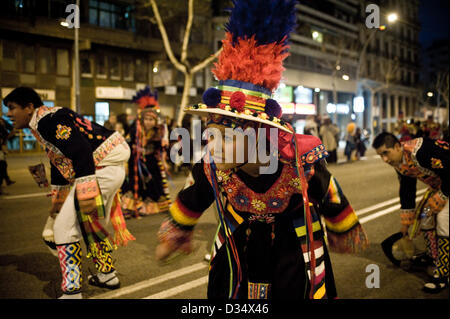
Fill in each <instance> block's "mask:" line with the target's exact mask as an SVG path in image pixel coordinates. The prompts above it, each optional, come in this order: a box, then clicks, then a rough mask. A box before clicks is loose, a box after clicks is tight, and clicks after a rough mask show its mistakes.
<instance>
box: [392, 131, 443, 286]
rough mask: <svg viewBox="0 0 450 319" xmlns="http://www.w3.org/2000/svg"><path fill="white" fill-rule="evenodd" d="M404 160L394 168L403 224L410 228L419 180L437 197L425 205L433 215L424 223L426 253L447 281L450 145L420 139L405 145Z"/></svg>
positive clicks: (433, 196) (404, 143) (433, 197)
mask: <svg viewBox="0 0 450 319" xmlns="http://www.w3.org/2000/svg"><path fill="white" fill-rule="evenodd" d="M401 144H402V151H403V160H402V163H401V165H400V166H398V167H395V169H396V171H397V173H398V175H399V180H400V203H401V209H402V211H401V222H402V224H404V225H411V224H412V223H413V221H414V209H415V206H416V184H417V179H419V180H421V181H422V182H424V183H425V184H426V185H427V186H428V187H429V188H430V189H431V190H432V191H433V192H434V194H433V195H432V196H431V198H430V199H429V200H428V201H427V203H426V204H425V211H430V212H431V213H432V214H431V215H430V217H429V218H427V219H425V220H423V221H422V226H421V229H422V231H423V232H424V236H425V241H426V244H427V252H428V254H429V255H430V257H432V258H433V259H434V263H435V265H436V272H437V274H438V275H439V277H441V278H442V277H444V278H445V277H447V278H448V253H449V251H448V248H449V239H448V233H449V224H448V218H449V216H448V213H449V204H448V196H449V185H448V183H449V181H448V174H449V171H448V169H449V145H448V143H447V142H444V141H440V140H432V139H428V138H417V139H413V140H409V141H406V142H402V143H401Z"/></svg>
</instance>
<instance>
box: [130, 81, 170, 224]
mask: <svg viewBox="0 0 450 319" xmlns="http://www.w3.org/2000/svg"><path fill="white" fill-rule="evenodd" d="M133 102H134V103H136V104H137V106H138V115H137V119H136V121H135V122H134V123H133V124H132V126H131V128H130V131H129V135H128V138H127V141H128V143H129V145H130V148H131V150H132V152H131V156H130V159H129V161H128V176H127V179H126V181H125V183H124V185H123V187H122V193H123V196H122V203H123V205H122V208H123V210H124V213H125V216H126V217H131V216H134V217H139V216H146V215H150V214H156V213H159V212H164V211H167V210H168V209H169V206H170V204H171V201H170V189H169V184H168V180H167V178H168V173H167V163H166V156H167V155H166V154H167V147H168V145H169V143H168V138H167V134H168V132H167V125H165V123H164V121H163V120H162V118H161V117H160V116H159V114H160V109H159V106H158V94H157V91H156V90H155V91H153V92H152V90H151V89H150V87H148V86H147V87H146V88H145V89H143V90H140V91H138V92H137V94H136V96H134V97H133Z"/></svg>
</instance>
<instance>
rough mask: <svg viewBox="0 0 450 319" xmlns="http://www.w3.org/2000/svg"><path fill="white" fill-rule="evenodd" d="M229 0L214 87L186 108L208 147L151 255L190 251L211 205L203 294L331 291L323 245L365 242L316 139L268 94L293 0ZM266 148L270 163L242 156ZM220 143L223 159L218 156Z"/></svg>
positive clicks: (356, 246)
mask: <svg viewBox="0 0 450 319" xmlns="http://www.w3.org/2000/svg"><path fill="white" fill-rule="evenodd" d="M233 3H234V8H233V9H232V11H231V16H230V20H229V22H228V23H227V24H226V31H227V32H226V38H225V40H223V42H222V43H223V51H222V53H221V54H220V56H219V59H218V63H217V64H216V65H215V69H214V70H213V73H214V75H215V76H216V78H217V79H218V80H219V85H218V87H217V88H209V89H208V90H206V91H205V93H204V94H203V102H204V103H201V104H198V105H194V106H192V107H188V108H187V109H186V111H187V112H188V113H191V114H196V115H199V116H203V117H207V119H208V126H207V128H208V131H210V132H211V133H213V131H215V133H214V134H213V136H211V137H210V139H209V143H208V149H209V152H208V154H207V155H206V156H205V157H204V158H203V160H202V161H201V162H199V163H196V164H195V165H194V167H193V171H192V174H193V178H194V181H195V182H194V184H193V185H192V186H190V187H188V188H186V189H184V190H182V191H181V192H179V193H178V196H177V198H176V200H175V202H174V203H173V204H172V206H171V207H170V210H169V212H170V214H169V217H168V219H167V220H165V221H164V222H163V223H162V225H161V227H160V231H159V233H158V237H159V240H160V245H158V247H157V249H156V256H157V258H159V259H164V258H167V257H168V256H169V255H170V254H171V253H173V252H174V251H176V250H182V251H185V252H190V251H191V250H192V238H193V231H194V227H195V225H196V224H197V221H198V219H199V218H200V216H201V215H202V213H203V212H204V211H205V210H206V209H207V208H208V207H209V206H210V205H211V204H212V203H213V202H215V204H216V206H217V209H218V212H219V216H218V217H219V221H220V225H219V227H218V230H217V235H216V238H215V240H214V247H213V249H212V254H211V255H212V256H211V261H210V272H209V282H208V297H209V298H220V299H222V298H251V299H252V298H258V299H259V298H261V299H263V298H286V299H304V298H327V297H328V298H334V297H336V295H337V292H336V287H335V283H334V279H333V272H332V267H331V262H330V256H329V249H330V248H331V249H334V250H335V251H337V252H348V253H355V252H357V251H360V249H362V248H363V247H365V246H366V245H367V243H368V241H367V237H366V235H365V232H364V230H363V228H362V226H361V225H360V223H359V221H358V218H357V216H356V214H355V211H354V210H353V208H352V207H351V206H350V204H349V202H348V200H347V199H346V197H345V196H344V194H343V192H342V189H341V188H340V187H339V184H338V182H337V180H336V179H335V178H334V177H333V176H332V174H331V173H330V172H329V171H328V170H327V168H326V164H325V161H324V159H325V157H326V156H327V152H326V150H325V148H324V146H323V145H322V144H321V141H320V139H319V138H317V137H315V136H311V135H300V134H295V133H294V130H293V128H292V126H290V125H289V124H287V123H285V122H284V121H283V120H281V119H280V118H281V115H282V112H281V107H280V105H279V104H278V103H277V102H276V101H275V100H273V99H271V98H270V97H271V94H272V92H273V91H274V90H275V89H276V88H277V86H278V85H279V83H280V79H281V74H282V71H283V66H282V61H283V59H284V58H286V57H287V56H288V52H287V49H288V45H287V41H288V35H289V33H290V31H291V29H292V28H293V27H294V25H295V20H296V14H295V1H293V0H255V1H243V0H242V1H241V0H237V1H233ZM270 128H272V131H271V130H270ZM255 130H258V132H265V131H266V130H267V131H268V132H269V131H270V132H271V133H274V131H275V132H276V134H272V135H271V137H270V138H269V139H266V138H263V137H260V136H259V135H258V136H259V137H257V138H256V137H255V140H254V141H255V142H253V139H252V138H250V135H251V132H252V131H253V132H255ZM218 133H220V134H218ZM247 133H250V134H247ZM215 134H217V135H215ZM230 134H231V135H230ZM267 136H269V133H268V134H267ZM220 142H222V147H220V146H219V145H220ZM266 142H268V143H267V144H265V143H266ZM267 145H269V146H270V147H272V149H270V147H269V148H268V149H269V150H270V151H271V152H270V154H271V156H272V157H271V158H273V159H274V161H273V162H272V161H270V163H271V164H273V163H275V164H276V165H275V166H273V167H272V168H271V164H269V166H267V162H266V163H265V161H263V160H262V159H261V158H260V157H259V156H258V157H257V160H255V161H253V160H252V157H253V155H255V152H256V149H257V148H262V149H264V150H265V149H266V147H268V146H267ZM276 145H278V148H277V149H276V148H275V147H274V146H276ZM221 149H223V152H220V150H221ZM230 150H232V151H234V152H233V153H232V154H233V157H232V158H233V160H231V161H229V162H228V161H227V162H225V160H226V159H227V156H226V153H228V152H229V151H230ZM244 150H245V151H244ZM276 150H278V152H276ZM247 151H248V152H247ZM272 151H273V152H275V155H276V156H274V153H273V152H272ZM219 153H222V154H225V156H221V155H219ZM240 154H243V158H242V160H240V159H239V156H240ZM224 159H225V160H224ZM261 169H262V170H266V171H264V172H262V171H261ZM270 169H273V172H271V173H270V174H269V171H267V170H270ZM322 216H323V217H324V218H325V225H324V224H323V223H322V221H321V217H322ZM325 233H327V236H326V237H325ZM325 238H327V240H325ZM327 241H328V243H327Z"/></svg>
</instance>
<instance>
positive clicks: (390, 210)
mask: <svg viewBox="0 0 450 319" xmlns="http://www.w3.org/2000/svg"><path fill="white" fill-rule="evenodd" d="M399 208H400V204H397V205H395V206H392V207H389V208H386V209H383V210H382V211H379V212H377V213H374V214H371V215H369V216H366V217H363V218H360V219H359V223H360V224H364V223H367V222H368V221H371V220H373V219H376V218H378V217H381V216H384V215H386V214H389V213H391V212H393V211H394V210H397V209H399Z"/></svg>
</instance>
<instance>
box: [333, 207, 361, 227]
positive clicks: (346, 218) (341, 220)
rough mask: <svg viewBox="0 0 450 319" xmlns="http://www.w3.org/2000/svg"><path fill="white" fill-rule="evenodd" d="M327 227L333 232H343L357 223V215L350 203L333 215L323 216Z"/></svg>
mask: <svg viewBox="0 0 450 319" xmlns="http://www.w3.org/2000/svg"><path fill="white" fill-rule="evenodd" d="M325 224H326V226H327V228H328V229H329V230H331V231H333V232H335V233H345V232H347V231H349V230H350V229H352V228H353V227H354V226H355V225H357V224H359V221H358V216H356V213H355V211H354V210H353V208H352V207H351V206H350V205H347V207H345V209H344V210H343V211H342V212H341V213H340V214H339V215H338V216H335V217H328V218H325Z"/></svg>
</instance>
